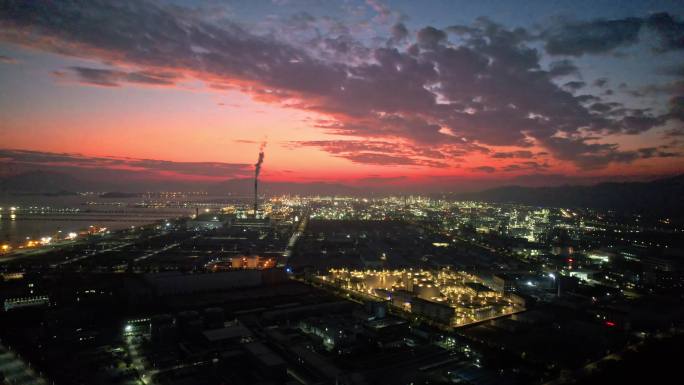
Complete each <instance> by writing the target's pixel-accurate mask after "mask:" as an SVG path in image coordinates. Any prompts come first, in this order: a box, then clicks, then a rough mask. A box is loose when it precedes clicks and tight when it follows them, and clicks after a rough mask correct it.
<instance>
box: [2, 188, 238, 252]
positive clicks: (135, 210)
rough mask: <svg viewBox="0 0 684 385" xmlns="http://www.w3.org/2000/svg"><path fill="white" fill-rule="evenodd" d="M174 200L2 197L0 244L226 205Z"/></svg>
mask: <svg viewBox="0 0 684 385" xmlns="http://www.w3.org/2000/svg"><path fill="white" fill-rule="evenodd" d="M174 198H177V199H174V200H170V199H168V197H161V198H160V197H159V196H156V197H131V198H116V199H107V198H100V197H99V196H97V195H86V196H82V195H79V196H64V197H46V196H4V197H0V207H1V208H2V210H0V243H10V244H16V243H20V242H24V241H25V240H26V239H27V238H30V239H40V238H42V237H53V238H55V239H58V238H64V237H65V236H66V235H67V234H69V233H73V232H79V231H83V230H86V229H88V227H89V226H96V227H106V228H107V229H109V230H118V229H123V228H127V227H131V226H140V225H144V224H147V223H152V222H155V221H157V220H162V219H168V218H176V217H181V216H188V215H191V214H192V213H194V212H195V210H197V209H198V208H202V209H205V208H210V209H213V208H219V207H222V206H223V205H225V204H226V203H227V202H226V200H225V198H223V197H213V198H212V197H207V196H200V197H196V196H178V197H174ZM12 208H14V210H12Z"/></svg>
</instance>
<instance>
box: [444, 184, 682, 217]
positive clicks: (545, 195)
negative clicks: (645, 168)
mask: <svg viewBox="0 0 684 385" xmlns="http://www.w3.org/2000/svg"><path fill="white" fill-rule="evenodd" d="M454 197H455V198H457V199H467V200H481V201H488V202H498V203H520V204H525V205H532V206H556V207H589V208H600V209H614V210H619V211H630V212H642V213H649V212H650V213H654V214H659V215H660V214H664V215H672V216H676V217H682V216H684V213H683V212H684V174H683V175H679V176H675V177H671V178H664V179H658V180H654V181H651V182H622V183H616V182H610V183H599V184H596V185H592V186H569V185H568V186H559V187H522V186H507V187H498V188H493V189H489V190H484V191H480V192H475V193H463V194H455V195H454Z"/></svg>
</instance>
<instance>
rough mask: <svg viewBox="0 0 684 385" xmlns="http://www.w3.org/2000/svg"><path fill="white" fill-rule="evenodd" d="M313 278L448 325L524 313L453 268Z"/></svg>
mask: <svg viewBox="0 0 684 385" xmlns="http://www.w3.org/2000/svg"><path fill="white" fill-rule="evenodd" d="M314 280H315V281H316V282H319V283H321V284H324V285H326V286H329V287H333V288H336V289H341V290H342V291H344V292H346V294H349V295H350V296H355V297H359V298H361V299H363V300H370V301H385V302H386V303H387V304H388V305H389V306H391V307H392V308H394V309H397V310H399V311H400V312H403V313H410V314H412V315H416V316H419V317H422V318H425V319H427V320H430V321H433V322H436V323H438V324H440V325H442V326H447V327H460V326H464V325H468V324H472V323H475V322H481V321H485V320H488V319H493V318H497V317H501V316H505V315H510V314H513V313H517V312H520V311H523V310H525V301H524V299H523V298H521V297H520V296H518V295H516V294H512V293H503V292H502V291H498V290H494V289H492V288H490V287H488V286H487V285H485V284H484V282H483V280H482V279H480V278H478V277H477V276H475V275H472V274H469V273H466V272H462V271H452V270H449V269H442V270H423V269H419V270H414V269H403V270H347V269H331V270H329V271H328V273H327V274H326V275H319V276H316V277H315V278H314Z"/></svg>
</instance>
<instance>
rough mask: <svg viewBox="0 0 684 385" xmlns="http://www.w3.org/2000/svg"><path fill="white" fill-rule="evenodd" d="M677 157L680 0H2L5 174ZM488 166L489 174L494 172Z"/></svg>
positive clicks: (653, 164)
mask: <svg viewBox="0 0 684 385" xmlns="http://www.w3.org/2000/svg"><path fill="white" fill-rule="evenodd" d="M263 142H265V143H266V151H265V152H266V158H265V162H264V167H263V171H262V176H263V178H264V179H266V180H270V181H296V182H309V181H327V182H336V183H347V184H352V185H357V186H363V185H367V184H368V185H373V184H377V183H386V184H387V185H402V186H404V187H406V186H413V185H415V186H418V185H420V186H426V185H427V186H433V188H441V187H445V188H446V187H452V186H453V185H457V184H459V183H463V181H468V182H469V183H470V184H471V185H472V184H473V183H475V185H477V183H479V182H482V186H485V185H491V184H492V183H494V182H496V183H500V184H512V183H522V184H525V183H534V184H544V183H545V181H547V182H548V183H551V182H552V181H571V182H572V181H580V180H592V181H599V180H614V179H620V178H625V179H639V178H652V177H657V176H665V175H673V174H678V173H682V172H684V2H676V1H601V0H591V1H550V0H540V1H525V2H522V1H483V0H480V1H450V0H445V1H425V2H423V1H380V0H367V1H316V0H302V1H296V0H291V1H290V0H272V1H225V2H224V1H215V0H208V1H189V0H183V1H181V0H174V1H153V2H150V1H126V0H122V1H104V0H102V1H101V0H87V1H86V0H84V1H47V0H46V1H5V0H0V162H1V163H2V167H3V169H2V173H3V174H11V173H18V172H23V171H28V170H36V169H40V170H55V171H61V172H68V173H71V174H74V175H77V176H79V175H81V176H84V175H85V176H87V177H88V178H98V177H99V178H107V177H109V176H111V171H112V170H114V171H115V172H118V173H120V174H124V175H127V176H129V177H131V178H135V177H140V178H142V177H144V178H161V179H164V178H169V179H179V180H181V179H182V180H201V181H214V180H216V181H218V180H225V179H230V178H243V177H249V176H250V175H252V173H253V169H254V162H255V161H256V159H257V154H258V149H259V146H260V144H261V143H263ZM496 183H495V184H496Z"/></svg>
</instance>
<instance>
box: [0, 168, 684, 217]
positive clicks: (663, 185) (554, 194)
mask: <svg viewBox="0 0 684 385" xmlns="http://www.w3.org/2000/svg"><path fill="white" fill-rule="evenodd" d="M383 187H386V186H382V185H378V186H377V187H375V188H370V187H356V186H349V185H345V184H339V183H324V182H301V183H298V182H269V181H262V182H260V183H259V194H260V195H261V194H266V195H281V194H299V195H338V196H340V195H352V196H360V195H368V194H376V195H380V194H382V192H383ZM253 188H254V181H253V179H250V178H245V179H230V180H227V181H223V182H214V183H209V182H204V183H197V182H182V181H180V182H179V181H154V180H143V181H135V183H132V182H131V181H125V180H123V181H109V182H101V181H87V180H82V179H79V178H76V177H73V176H71V175H68V174H64V173H57V172H51V171H31V172H26V173H22V174H18V175H14V176H10V177H5V178H2V179H0V194H2V193H10V194H66V193H69V192H77V191H100V192H105V191H110V192H112V191H116V193H108V194H105V195H104V196H105V197H116V196H119V195H121V194H125V195H127V196H128V195H129V194H131V193H140V192H144V191H172V190H173V191H198V190H199V191H206V192H208V193H209V194H211V195H229V194H230V195H232V196H251V194H253V191H254V190H253ZM448 197H450V198H454V199H463V200H480V201H489V202H499V203H520V204H526V205H533V206H557V207H590V208H601V209H615V210H620V211H632V212H635V211H636V212H644V213H647V212H652V213H657V214H668V215H672V216H679V217H682V216H684V214H682V212H684V174H683V175H679V176H676V177H670V178H663V179H657V180H654V181H650V182H608V183H599V184H595V185H586V186H585V185H581V186H580V185H565V186H559V187H523V186H506V187H498V188H493V189H488V190H483V191H479V192H469V193H454V194H449V195H448Z"/></svg>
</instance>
